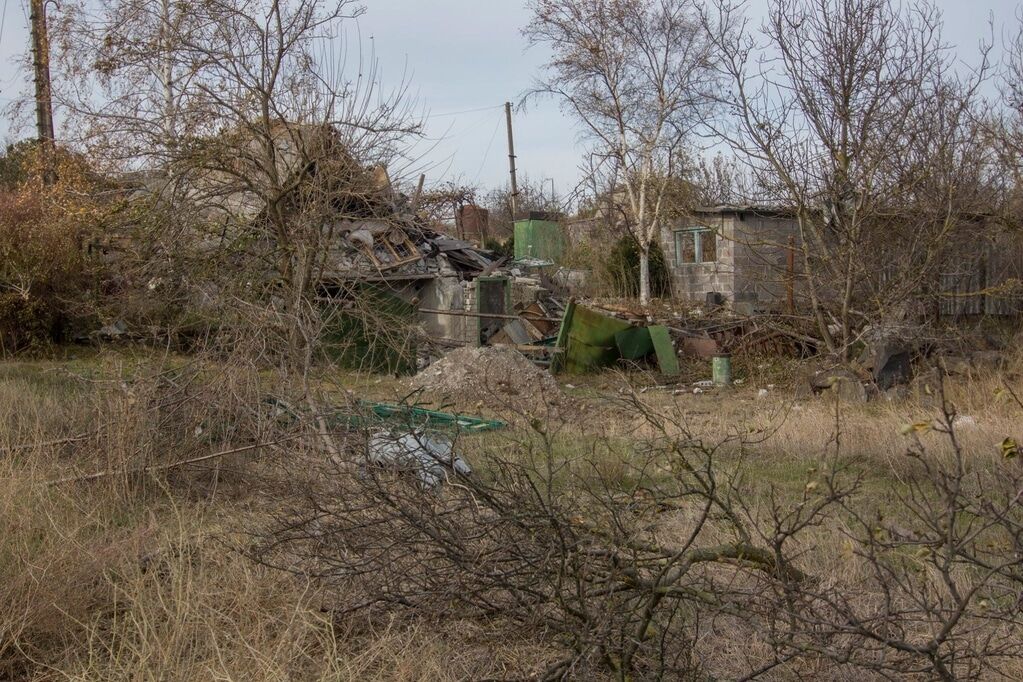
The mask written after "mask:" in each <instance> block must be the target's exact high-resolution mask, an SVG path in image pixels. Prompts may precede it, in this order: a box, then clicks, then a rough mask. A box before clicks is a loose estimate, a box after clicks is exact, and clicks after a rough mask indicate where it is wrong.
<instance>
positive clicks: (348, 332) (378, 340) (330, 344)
mask: <svg viewBox="0 0 1023 682" xmlns="http://www.w3.org/2000/svg"><path fill="white" fill-rule="evenodd" d="M343 296H344V298H345V299H346V300H345V301H344V307H343V309H342V310H341V311H340V312H339V313H337V314H335V315H334V316H333V319H331V320H329V321H328V323H327V325H326V328H325V329H324V331H323V334H322V335H321V339H320V340H321V342H322V344H323V351H324V353H325V354H326V355H327V356H328V357H330V358H332V359H334V360H336V361H337V362H338V363H339V364H340V365H341V366H342V367H347V368H350V369H359V370H364V371H372V372H386V373H388V374H396V375H400V374H413V373H414V372H415V370H416V335H415V333H414V324H415V307H414V306H412V305H410V304H409V303H407V302H406V301H404V300H403V299H401V298H399V297H398V296H395V295H394V294H392V293H391V292H390V291H388V290H387V289H386V287H382V286H374V285H360V286H355V287H353V288H352V289H351V290H350V291H346V292H343Z"/></svg>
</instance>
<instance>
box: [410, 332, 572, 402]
mask: <svg viewBox="0 0 1023 682" xmlns="http://www.w3.org/2000/svg"><path fill="white" fill-rule="evenodd" d="M409 385H410V387H411V388H413V389H419V390H422V391H423V393H424V394H426V395H431V396H436V397H438V398H441V399H443V400H444V401H446V402H451V403H453V404H455V405H458V404H459V403H462V404H465V403H466V402H467V401H470V400H472V401H480V400H482V401H486V402H489V403H493V404H499V405H501V406H506V407H511V408H513V410H518V411H521V412H523V413H529V412H532V411H534V410H536V409H538V408H540V407H542V406H544V405H554V406H557V405H561V404H565V403H566V400H567V399H566V397H565V395H564V394H563V393H562V392H561V388H560V387H559V386H558V383H557V382H556V381H555V380H554V377H552V376H551V375H550V372H548V371H546V370H544V369H541V368H539V367H537V366H536V365H534V364H533V363H532V362H530V361H529V360H528V359H527V358H526V357H525V356H524V355H522V354H521V353H519V352H518V351H516V350H514V349H513V348H508V347H501V346H481V347H465V348H459V349H456V350H454V351H452V352H450V353H448V354H447V355H445V356H444V357H443V358H441V359H440V360H438V361H437V362H435V363H433V364H432V365H430V366H429V367H427V368H426V369H424V370H423V371H421V372H419V374H416V375H415V376H414V377H412V378H411V379H410V381H409Z"/></svg>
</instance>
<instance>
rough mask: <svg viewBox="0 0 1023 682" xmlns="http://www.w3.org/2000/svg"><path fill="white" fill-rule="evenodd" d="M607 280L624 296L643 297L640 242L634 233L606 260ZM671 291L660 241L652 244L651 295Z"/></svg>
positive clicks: (616, 245)
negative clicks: (640, 293) (641, 292)
mask: <svg viewBox="0 0 1023 682" xmlns="http://www.w3.org/2000/svg"><path fill="white" fill-rule="evenodd" d="M604 270H605V274H606V275H607V279H608V280H609V281H610V282H611V283H612V284H613V286H614V288H615V289H616V293H617V294H618V295H620V296H627V297H636V296H639V242H638V241H637V240H636V238H635V237H633V236H632V235H626V236H624V237H622V238H621V239H619V240H618V242H617V243H616V244H615V245H614V248H612V249H611V253H610V254H608V257H607V259H606V260H605V261H604ZM670 292H671V287H670V280H669V275H668V265H667V263H666V262H665V259H664V251H663V250H662V249H661V245H660V244H659V243H657V242H656V241H655V242H654V243H653V244H651V245H650V295H651V296H653V297H654V298H662V297H665V296H668V295H669V294H670Z"/></svg>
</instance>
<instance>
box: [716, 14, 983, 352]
mask: <svg viewBox="0 0 1023 682" xmlns="http://www.w3.org/2000/svg"><path fill="white" fill-rule="evenodd" d="M717 10H718V12H717V15H716V16H715V17H714V18H713V21H711V20H710V19H709V18H708V19H707V22H706V23H707V25H708V27H709V29H710V30H711V31H712V32H713V34H714V35H715V43H716V45H717V47H718V49H719V50H720V52H721V55H722V60H721V67H722V69H723V71H724V72H725V73H726V74H727V76H728V78H729V80H730V81H731V83H732V86H731V88H730V93H729V95H728V97H726V101H725V103H726V105H727V107H728V109H729V113H730V114H731V116H730V117H729V118H728V124H727V125H726V126H722V127H721V128H720V129H719V132H720V134H721V135H722V137H723V138H724V139H725V140H726V141H727V142H728V143H729V144H730V145H731V147H732V148H733V150H734V151H735V153H736V155H737V158H738V159H739V160H740V161H742V162H744V163H746V164H747V166H748V168H749V170H750V173H751V174H752V175H753V177H754V180H755V182H756V184H757V185H758V186H760V187H763V188H764V191H765V193H766V194H767V197H768V199H769V200H770V201H772V203H775V204H777V205H778V206H780V207H783V208H788V209H790V210H791V211H792V213H793V214H794V216H795V218H796V220H797V221H798V227H799V238H800V240H799V244H800V246H799V248H800V249H801V261H802V263H801V266H802V270H803V273H802V274H803V282H804V284H805V293H806V295H807V297H808V299H809V308H810V310H811V311H812V315H813V318H814V319H815V321H816V323H817V326H818V329H819V333H820V335H821V337H822V338H823V339H824V341H825V343H826V346H827V348H828V349H829V350H831V351H832V352H834V353H837V354H840V355H843V356H844V355H845V354H846V353H847V352H848V351H849V349H850V348H851V347H852V344H853V343H854V342H855V341H856V340H857V338H858V332H857V330H859V329H862V327H863V326H864V325H865V324H869V323H875V324H876V323H878V322H879V321H884V319H885V318H887V317H891V316H899V315H905V314H906V312H907V311H906V305H905V304H906V302H907V301H913V300H918V297H919V295H920V294H921V292H924V293H926V292H927V288H928V287H929V286H931V285H932V280H933V278H934V276H935V274H936V270H937V268H938V267H939V265H940V264H941V263H942V262H943V256H944V255H946V251H945V247H946V246H947V245H949V244H951V243H952V239H951V236H952V235H953V233H955V232H956V231H957V230H961V229H965V227H966V223H967V222H968V221H969V220H970V219H971V218H972V216H974V215H975V212H976V211H977V210H978V207H979V206H982V205H983V203H982V201H983V200H982V198H981V197H982V196H983V191H984V167H985V161H984V160H985V158H986V156H987V155H986V152H985V151H984V149H983V148H982V144H981V138H980V135H979V131H978V130H977V127H976V126H975V125H974V124H973V121H974V113H975V107H976V104H977V102H978V99H977V88H978V86H979V85H980V83H982V82H983V81H984V79H985V78H986V73H987V64H986V58H983V55H982V59H981V63H980V65H979V66H978V67H977V68H976V70H975V71H973V72H970V73H969V74H968V75H966V76H962V75H960V73H959V72H960V69H957V68H956V66H955V64H954V63H953V56H952V54H951V53H950V52H949V50H948V48H947V47H946V45H945V44H944V43H943V42H942V39H941V30H940V29H941V23H940V15H939V14H938V12H937V10H936V9H934V8H933V7H932V6H930V5H928V4H926V3H914V4H911V5H908V6H901V5H897V4H895V3H893V2H891V1H890V0H772V2H771V3H770V5H769V12H768V19H767V20H766V23H765V25H764V27H763V39H764V41H763V43H761V42H758V37H757V36H756V35H754V34H752V33H750V32H749V31H748V28H747V21H746V20H745V19H744V18H743V16H742V7H741V5H739V4H735V3H731V2H729V1H727V0H722V1H721V2H718V3H717Z"/></svg>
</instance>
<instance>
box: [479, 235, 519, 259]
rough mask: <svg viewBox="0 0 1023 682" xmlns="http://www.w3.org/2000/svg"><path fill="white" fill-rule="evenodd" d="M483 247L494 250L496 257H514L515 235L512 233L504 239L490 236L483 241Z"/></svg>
mask: <svg viewBox="0 0 1023 682" xmlns="http://www.w3.org/2000/svg"><path fill="white" fill-rule="evenodd" d="M483 248H485V249H487V250H488V251H493V252H494V258H497V259H500V258H512V257H513V256H514V255H515V235H514V234H512V236H510V237H508V238H507V239H506V240H504V241H501V240H500V239H495V238H493V237H489V238H488V239H487V240H486V241H484V242H483Z"/></svg>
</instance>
